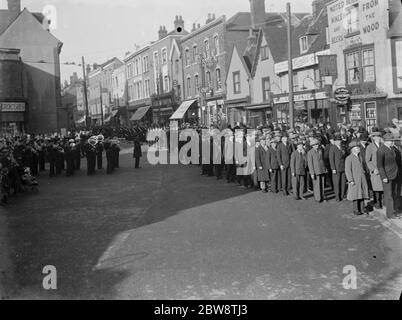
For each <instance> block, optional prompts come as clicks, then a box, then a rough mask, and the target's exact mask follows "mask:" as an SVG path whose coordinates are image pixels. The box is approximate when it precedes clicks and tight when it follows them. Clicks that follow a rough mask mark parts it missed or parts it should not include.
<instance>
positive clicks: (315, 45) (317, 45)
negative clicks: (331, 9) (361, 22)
mask: <svg viewBox="0 0 402 320" xmlns="http://www.w3.org/2000/svg"><path fill="white" fill-rule="evenodd" d="M327 27H328V14H327V9H326V7H324V8H323V9H322V10H321V12H320V13H319V15H318V16H317V18H316V19H314V18H313V16H312V15H308V16H305V17H304V18H303V19H302V20H301V21H300V23H299V24H298V25H297V26H296V27H294V28H292V29H293V30H292V49H293V50H292V58H296V57H300V56H303V55H306V54H311V53H314V52H320V51H323V50H326V49H328V48H329V46H328V45H327V32H326V28H327ZM284 32H285V33H284V34H286V32H287V31H286V27H285V31H284ZM303 36H309V37H311V38H310V39H309V43H310V46H309V49H308V51H307V52H304V53H303V54H302V53H301V51H300V42H299V40H300V38H301V37H303ZM272 37H273V38H274V39H275V38H277V40H278V39H280V38H278V37H279V35H275V34H272ZM285 39H286V40H285V51H284V52H283V48H280V47H277V43H279V42H276V41H275V42H274V43H275V45H271V46H270V49H271V51H274V52H275V55H276V56H277V57H280V56H282V59H279V60H278V61H275V62H281V61H285V60H287V59H288V52H287V34H286V35H285ZM273 54H274V53H273Z"/></svg>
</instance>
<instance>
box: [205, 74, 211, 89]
mask: <svg viewBox="0 0 402 320" xmlns="http://www.w3.org/2000/svg"><path fill="white" fill-rule="evenodd" d="M205 75H206V79H207V85H208V87H209V88H210V87H211V86H212V78H211V72H210V71H207V72H206V73H205Z"/></svg>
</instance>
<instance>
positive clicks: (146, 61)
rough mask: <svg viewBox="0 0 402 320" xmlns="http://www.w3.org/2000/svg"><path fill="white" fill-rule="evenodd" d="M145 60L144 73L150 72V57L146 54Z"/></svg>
mask: <svg viewBox="0 0 402 320" xmlns="http://www.w3.org/2000/svg"><path fill="white" fill-rule="evenodd" d="M143 61H144V68H143V70H144V73H146V72H149V58H148V56H145V57H144V58H143Z"/></svg>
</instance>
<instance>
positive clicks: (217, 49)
mask: <svg viewBox="0 0 402 320" xmlns="http://www.w3.org/2000/svg"><path fill="white" fill-rule="evenodd" d="M214 42H215V54H216V55H219V53H220V49H219V37H218V36H215V38H214Z"/></svg>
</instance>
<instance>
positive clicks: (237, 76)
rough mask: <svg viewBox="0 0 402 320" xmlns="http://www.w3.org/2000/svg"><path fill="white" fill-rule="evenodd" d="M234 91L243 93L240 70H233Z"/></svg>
mask: <svg viewBox="0 0 402 320" xmlns="http://www.w3.org/2000/svg"><path fill="white" fill-rule="evenodd" d="M233 93H235V94H239V93H241V87H240V71H236V72H233Z"/></svg>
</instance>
